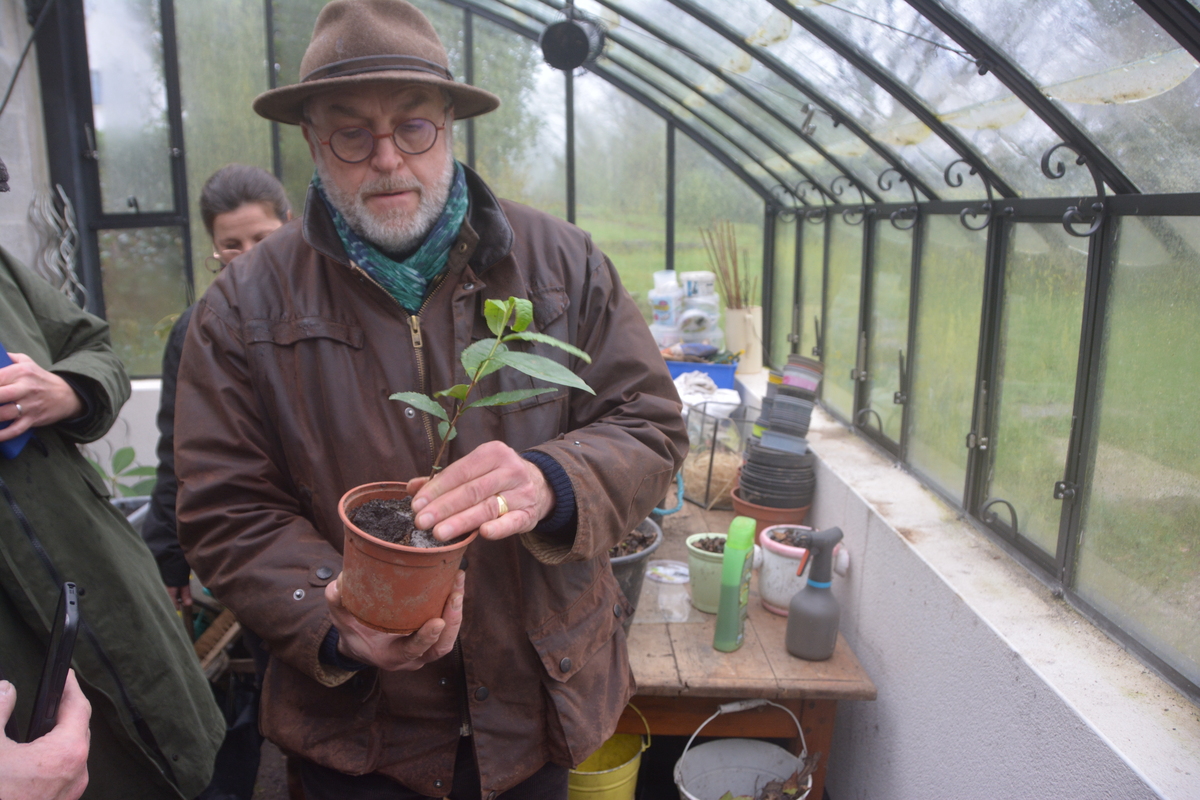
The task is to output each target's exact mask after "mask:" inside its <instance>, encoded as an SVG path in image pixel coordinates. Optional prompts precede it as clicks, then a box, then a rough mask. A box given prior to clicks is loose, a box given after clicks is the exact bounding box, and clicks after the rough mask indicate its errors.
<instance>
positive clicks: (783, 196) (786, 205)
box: [771, 183, 808, 222]
mask: <svg viewBox="0 0 1200 800" xmlns="http://www.w3.org/2000/svg"><path fill="white" fill-rule="evenodd" d="M771 197H772V198H773V199H774V200H775V201H776V202H775V207H776V208H777V209H779V211H778V212H777V213H778V214H779V217H780V219H783V220H786V221H788V222H790V221H792V220H794V219H795V218H796V216H797V215H798V214H802V213H804V212H803V211H802V210H801V209H799V208H797V207H796V206H794V205H792V204H791V198H796V199H798V200H800V202H802V203H804V204H805V205H808V203H807V202H805V200H804V198H801V197H797V195H796V193H795V192H794V191H793V190H792V188H791V187H789V186H784V185H782V184H778V183H777V184H775V185H774V186H772V187H771Z"/></svg>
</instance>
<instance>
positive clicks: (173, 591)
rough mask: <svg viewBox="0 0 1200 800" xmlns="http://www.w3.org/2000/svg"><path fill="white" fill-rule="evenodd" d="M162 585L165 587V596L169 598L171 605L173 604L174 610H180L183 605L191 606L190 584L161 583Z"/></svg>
mask: <svg viewBox="0 0 1200 800" xmlns="http://www.w3.org/2000/svg"><path fill="white" fill-rule="evenodd" d="M163 586H165V587H166V589H167V597H170V598H171V605H173V606H175V610H176V611H182V610H183V608H184V606H187V607H188V608H191V607H192V587H191V586H188V585H186V584H185V585H183V586H167V585H166V584H163Z"/></svg>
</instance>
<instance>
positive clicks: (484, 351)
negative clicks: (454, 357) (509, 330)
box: [458, 339, 508, 380]
mask: <svg viewBox="0 0 1200 800" xmlns="http://www.w3.org/2000/svg"><path fill="white" fill-rule="evenodd" d="M493 347H495V348H496V353H497V354H499V353H502V352H504V351H506V350H508V348H507V347H505V346H504V345H503V344H501V345H498V346H497V345H496V340H495V339H480V340H479V341H478V342H475V343H474V344H472V345H471V346H469V347H468V348H467V349H466V350H463V351H462V355H460V356H459V357H458V360H459V361H461V362H462V365H463V369H465V370H466V371H467V377H469V378H471V379H472V380H474V379H475V371H476V370H478V369H479V365H480V364H482V363H483V362H484V361H485V360H486V359H487V357H488V353H490V352H492V348H493ZM502 366H504V365H503V364H500V363H498V362H497V361H496V360H495V357H493V358H492V362H491V363H490V364H488V365H487V368H486V369H485V370H484V371H483V374H482V375H480V376H479V377H481V378H482V377H483V376H484V375H491V374H492V373H493V372H495V371H496V370H498V369H500V367H502Z"/></svg>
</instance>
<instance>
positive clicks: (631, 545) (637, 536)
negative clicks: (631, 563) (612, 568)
mask: <svg viewBox="0 0 1200 800" xmlns="http://www.w3.org/2000/svg"><path fill="white" fill-rule="evenodd" d="M646 527H648V528H650V530H647V531H643V530H641V529H640V527H639V528H634V529H633V530H632V531H630V532H629V535H628V536H626V537H625V538H624V539H622V540H621V541H620V542H618V543H617V545H616V546H615V547H613V548H610V549H609V551H608V557H609V558H619V557H620V556H631V555H633V554H634V553H640V552H642V551H643V550H645V549H646V548H647V547H649V546H650V545H652V544H654V540H655V539H657V538H658V536H657V535H656V534H655V531H654V528H653V527H651V526H649V525H647V526H646Z"/></svg>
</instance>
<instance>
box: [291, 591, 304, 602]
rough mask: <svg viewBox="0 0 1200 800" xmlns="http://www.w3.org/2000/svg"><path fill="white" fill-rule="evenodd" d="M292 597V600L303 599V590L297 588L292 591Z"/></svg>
mask: <svg viewBox="0 0 1200 800" xmlns="http://www.w3.org/2000/svg"><path fill="white" fill-rule="evenodd" d="M292 599H293V600H303V599H304V590H303V589H297V590H296V591H294V592H292Z"/></svg>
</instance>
